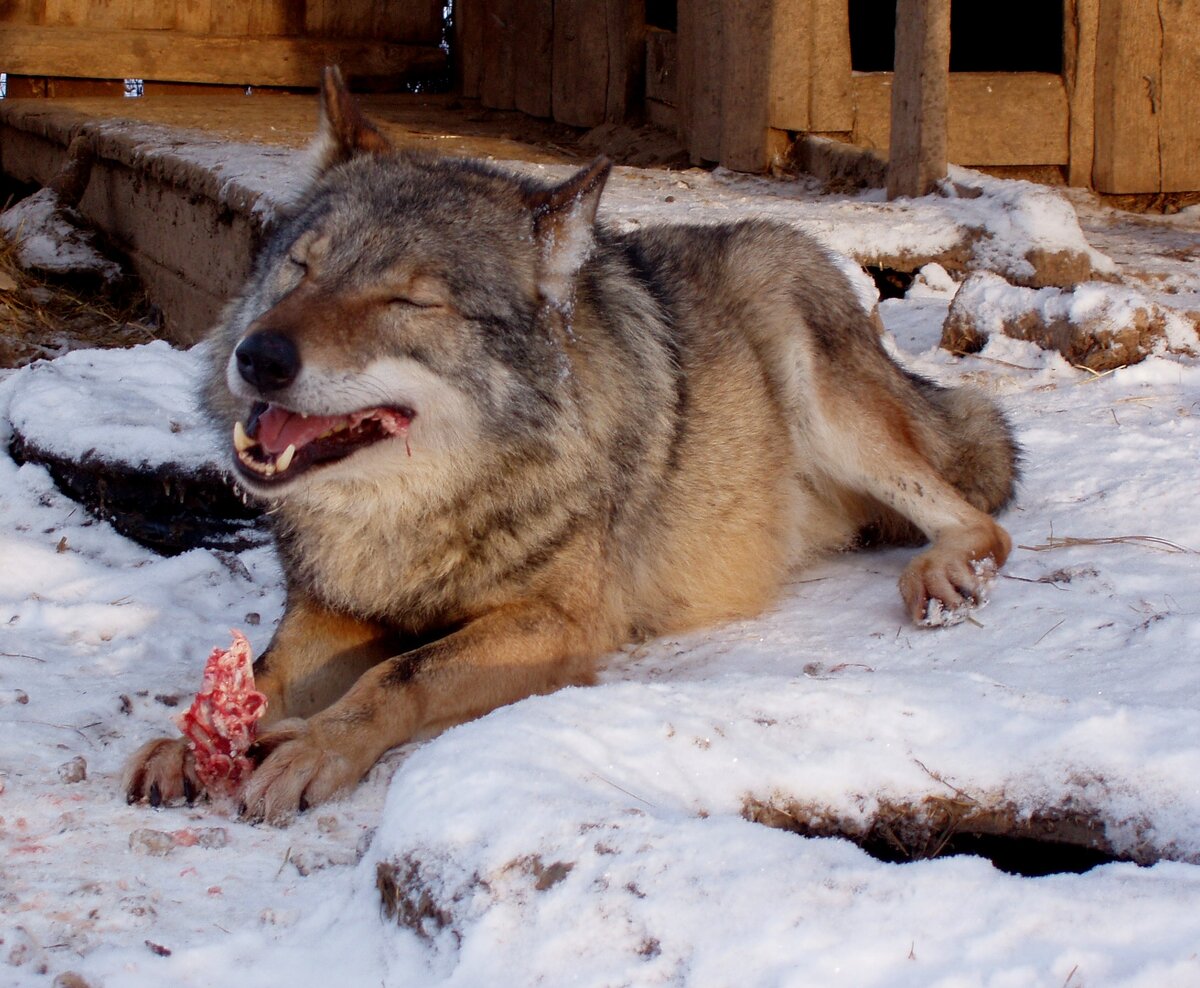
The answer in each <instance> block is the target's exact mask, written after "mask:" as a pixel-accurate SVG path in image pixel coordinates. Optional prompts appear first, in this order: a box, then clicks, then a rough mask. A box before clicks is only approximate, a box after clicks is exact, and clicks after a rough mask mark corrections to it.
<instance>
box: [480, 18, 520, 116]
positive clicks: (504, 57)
mask: <svg viewBox="0 0 1200 988" xmlns="http://www.w3.org/2000/svg"><path fill="white" fill-rule="evenodd" d="M517 6H518V0H484V3H483V23H484V27H483V69H482V71H481V74H480V76H479V99H480V101H481V102H482V103H483V105H484V106H490V107H491V108H492V109H494V110H511V109H513V108H514V107H515V106H516V105H517V103H516V93H517V79H516V75H517V68H516V57H517V56H516V45H517V37H516V9H517Z"/></svg>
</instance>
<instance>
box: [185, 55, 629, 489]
mask: <svg viewBox="0 0 1200 988" xmlns="http://www.w3.org/2000/svg"><path fill="white" fill-rule="evenodd" d="M315 150H316V155H315V158H316V161H317V167H316V174H315V176H314V179H313V181H312V183H311V185H310V187H309V188H308V189H307V190H306V192H305V193H304V194H303V196H301V197H300V199H299V201H298V202H297V203H296V205H295V207H294V208H293V209H292V210H291V211H290V213H289V216H288V218H287V219H286V221H285V222H283V223H282V225H281V226H280V227H279V228H278V229H277V230H276V232H275V233H274V234H273V235H272V236H271V237H270V239H269V241H268V243H267V244H266V246H265V247H264V249H263V251H262V253H261V254H260V256H259V258H258V262H257V265H256V269H255V271H254V273H253V275H252V276H251V278H250V281H249V283H248V285H247V287H246V289H245V290H244V292H243V294H242V296H241V297H240V298H239V299H238V300H237V301H236V302H235V303H234V304H233V305H232V306H231V308H230V310H229V311H228V313H227V315H226V318H225V321H224V323H223V325H222V326H221V327H219V328H218V330H217V331H216V338H217V346H216V347H215V354H214V367H213V373H212V375H211V379H210V381H209V387H208V391H207V399H208V404H209V407H210V409H211V410H212V411H213V413H214V414H215V416H216V417H217V419H218V421H219V422H220V424H221V427H222V428H223V429H225V430H226V432H225V434H226V436H227V437H228V442H229V443H230V449H231V458H232V462H233V464H234V466H235V469H236V471H237V475H238V477H239V479H240V481H241V483H242V484H243V485H244V486H245V487H247V488H248V489H250V490H252V491H254V492H256V493H258V494H262V495H267V496H281V495H283V494H285V493H287V492H289V491H291V490H293V489H295V488H297V487H298V486H302V485H308V484H312V483H317V482H323V481H335V482H336V481H337V479H338V478H339V477H343V476H351V475H354V476H363V475H364V474H370V475H380V476H387V475H389V474H394V473H395V472H396V471H402V470H405V469H408V468H410V464H409V462H407V461H409V459H410V458H411V457H431V456H443V457H444V456H448V455H454V453H455V451H462V450H463V449H466V448H470V447H471V446H473V445H478V444H481V443H492V444H499V445H503V444H504V443H505V442H506V441H509V440H516V439H519V438H520V437H522V436H526V437H527V436H528V434H529V433H530V432H531V431H536V430H538V429H539V428H542V427H544V426H545V424H546V423H547V422H548V421H550V420H551V419H552V417H553V415H554V412H555V410H556V408H557V407H558V405H559V404H560V401H561V397H562V389H563V388H564V386H565V384H564V378H565V376H566V375H565V374H564V371H565V370H566V368H567V367H568V358H567V356H566V354H565V349H564V348H565V345H566V343H567V341H568V340H567V338H568V336H569V333H568V330H569V328H570V327H569V320H570V316H571V310H572V307H573V305H574V303H575V293H576V287H577V284H578V283H579V281H580V278H581V271H582V269H583V267H584V265H585V263H586V260H587V258H588V256H589V253H590V251H591V248H592V244H593V228H594V223H595V214H596V207H597V204H598V202H599V198H600V193H601V190H602V188H603V186H604V182H605V180H606V178H607V176H608V172H609V170H610V167H611V166H610V163H609V162H608V161H607V160H605V159H599V160H597V161H596V162H594V163H593V164H592V165H591V166H589V167H587V168H584V169H583V170H581V171H579V172H578V173H576V174H575V175H573V176H572V177H571V178H569V179H568V180H567V181H565V182H564V183H562V184H560V185H557V186H553V187H543V186H539V185H536V184H535V183H533V182H530V181H528V180H524V179H519V178H516V177H513V176H509V175H506V174H504V173H502V172H500V171H498V170H496V169H493V168H491V167H489V166H487V165H485V164H482V163H480V162H473V161H468V160H457V159H449V158H440V157H436V156H432V155H426V154H414V153H406V152H400V151H397V150H395V149H394V148H393V147H392V146H391V144H390V143H389V142H388V141H387V139H386V138H385V137H384V136H383V135H382V134H381V133H380V131H379V130H378V129H377V128H376V127H375V126H374V125H373V124H372V123H371V122H370V121H368V120H367V119H366V118H365V117H364V116H363V115H362V113H361V112H360V110H359V109H358V107H357V106H356V104H355V103H354V101H353V99H352V98H351V96H350V95H349V93H348V91H347V90H346V88H345V86H344V84H343V82H342V79H341V75H340V73H339V72H338V71H337V70H336V69H326V71H325V74H324V77H323V79H322V89H321V124H320V132H319V135H318V139H317V144H316V149H315Z"/></svg>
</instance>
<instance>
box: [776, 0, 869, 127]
mask: <svg viewBox="0 0 1200 988" xmlns="http://www.w3.org/2000/svg"><path fill="white" fill-rule="evenodd" d="M810 2H811V3H812V12H811V15H810V16H811V29H810V31H809V41H810V48H809V56H808V61H809V64H810V66H811V67H812V83H811V87H810V92H809V105H808V119H809V130H811V131H820V132H823V133H830V132H841V133H846V132H849V131H850V130H851V129H852V128H853V126H854V104H853V103H852V102H851V99H850V73H851V69H850V15H849V9H848V4H847V0H810ZM774 126H779V125H778V124H774Z"/></svg>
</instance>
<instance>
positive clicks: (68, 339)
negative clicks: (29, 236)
mask: <svg viewBox="0 0 1200 988" xmlns="http://www.w3.org/2000/svg"><path fill="white" fill-rule="evenodd" d="M157 335H158V334H157V331H156V328H155V326H154V325H153V324H152V322H151V321H150V306H149V304H148V303H147V301H146V298H145V296H144V295H143V294H142V293H141V292H137V291H135V292H128V291H126V292H122V293H119V294H116V295H107V294H101V293H97V292H94V291H87V290H84V289H82V288H81V287H80V286H77V285H76V286H73V285H71V284H70V283H69V282H63V281H52V280H49V279H45V278H41V277H39V276H37V275H33V274H31V273H29V272H28V271H25V270H23V269H22V268H21V266H20V264H18V263H17V248H16V245H15V244H13V243H12V241H10V240H9V239H7V238H6V237H3V236H0V367H23V366H24V365H25V364H28V363H32V362H33V361H34V360H38V359H41V358H43V357H57V356H60V355H61V354H63V353H66V352H67V351H68V350H78V349H82V348H85V347H124V346H132V345H134V344H135V343H145V342H148V341H149V340H152V339H155V338H156V336H157Z"/></svg>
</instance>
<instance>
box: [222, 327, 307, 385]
mask: <svg viewBox="0 0 1200 988" xmlns="http://www.w3.org/2000/svg"><path fill="white" fill-rule="evenodd" d="M234 355H235V356H236V357H237V369H238V373H239V374H241V375H242V378H243V380H245V381H246V382H248V383H249V384H252V385H253V386H254V387H256V388H258V390H259V391H278V390H279V389H280V388H286V387H287V386H288V385H289V384H291V383H292V382H293V381H294V380H296V375H297V374H299V373H300V352H299V351H298V350H297V349H296V344H295V343H293V342H292V341H291V340H289V339H288V338H287V337H286V336H282V335H280V334H279V333H271V332H267V331H265V330H264V331H261V332H258V333H251V334H250V335H249V336H247V337H246V338H245V339H244V340H242V342H241V343H239V344H238V346H237V349H236V350H234Z"/></svg>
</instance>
